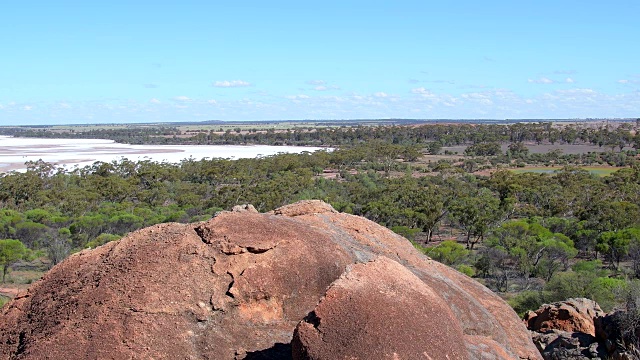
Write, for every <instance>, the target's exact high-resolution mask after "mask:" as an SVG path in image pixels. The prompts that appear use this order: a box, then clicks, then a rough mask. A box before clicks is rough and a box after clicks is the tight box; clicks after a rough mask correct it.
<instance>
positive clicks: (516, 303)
mask: <svg viewBox="0 0 640 360" xmlns="http://www.w3.org/2000/svg"><path fill="white" fill-rule="evenodd" d="M544 300H545V299H544V295H543V294H542V292H540V291H530V290H529V291H523V292H521V293H519V294H518V295H516V296H514V297H513V298H511V299H509V300H508V301H507V302H508V303H509V305H511V307H512V308H513V310H515V311H516V313H518V316H520V317H523V316H524V314H526V313H527V311H529V310H531V311H533V310H537V309H538V308H540V306H541V305H542V304H544V303H545V301H544Z"/></svg>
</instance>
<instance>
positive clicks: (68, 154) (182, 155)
mask: <svg viewBox="0 0 640 360" xmlns="http://www.w3.org/2000/svg"><path fill="white" fill-rule="evenodd" d="M318 150H327V149H326V148H319V147H302V146H268V145H251V146H240V145H128V144H119V143H116V142H115V141H113V140H100V139H36V138H15V137H10V136H0V173H2V172H7V171H12V170H16V171H25V170H26V166H25V165H24V163H25V162H27V161H37V160H40V159H42V160H43V161H46V162H49V163H53V164H56V165H59V166H64V167H65V168H67V169H72V168H73V167H76V166H78V167H84V166H86V165H91V164H93V163H94V162H96V161H102V162H111V161H114V160H121V159H122V158H126V159H129V160H131V161H139V160H150V161H156V162H168V163H178V162H180V161H182V160H184V159H188V158H193V159H195V160H201V159H203V158H228V159H242V158H256V157H263V156H270V155H276V154H278V153H302V152H305V151H308V152H314V151H318Z"/></svg>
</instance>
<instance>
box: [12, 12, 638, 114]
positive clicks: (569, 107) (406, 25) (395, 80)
mask: <svg viewBox="0 0 640 360" xmlns="http://www.w3.org/2000/svg"><path fill="white" fill-rule="evenodd" d="M638 14H640V2H639V1H637V0H633V1H632V0H612V1H609V2H604V1H592V0H586V1H585V0H583V1H573V0H562V1H557V0H556V1H546V0H541V1H528V0H523V1H483V2H480V1H446V2H445V1H438V2H435V1H402V0H396V1H376V0H368V1H359V0H354V1H349V0H342V1H333V0H327V1H295V2H294V1H279V0H274V1H242V0H239V1H235V2H233V3H231V2H228V3H227V2H217V1H190V0H183V1H180V2H178V1H161V2H158V1H153V2H152V1H144V0H139V1H120V0H112V1H108V2H107V1H102V2H89V1H64V0H61V1H55V2H54V1H41V0H34V1H11V2H4V3H2V4H0V124H2V125H9V124H56V123H96V122H100V123H104V122H107V123H112V122H115V123H120V122H149V121H202V120H214V119H218V120H268V119H360V118H420V119H439V118H456V119H458V118H462V119H474V118H497V119H504V118H585V117H640V25H638V20H637V15H638Z"/></svg>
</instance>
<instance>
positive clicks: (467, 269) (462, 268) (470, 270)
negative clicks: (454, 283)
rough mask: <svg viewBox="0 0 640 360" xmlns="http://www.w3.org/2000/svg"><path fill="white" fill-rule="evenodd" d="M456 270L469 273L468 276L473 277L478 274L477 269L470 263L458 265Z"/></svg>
mask: <svg viewBox="0 0 640 360" xmlns="http://www.w3.org/2000/svg"><path fill="white" fill-rule="evenodd" d="M456 270H458V271H460V272H461V273H463V274H465V275H467V276H468V277H473V276H475V275H476V271H475V270H474V269H473V268H472V267H471V266H469V265H458V266H457V267H456Z"/></svg>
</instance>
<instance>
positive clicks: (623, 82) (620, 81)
mask: <svg viewBox="0 0 640 360" xmlns="http://www.w3.org/2000/svg"><path fill="white" fill-rule="evenodd" d="M618 83H620V84H628V83H629V80H618Z"/></svg>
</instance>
